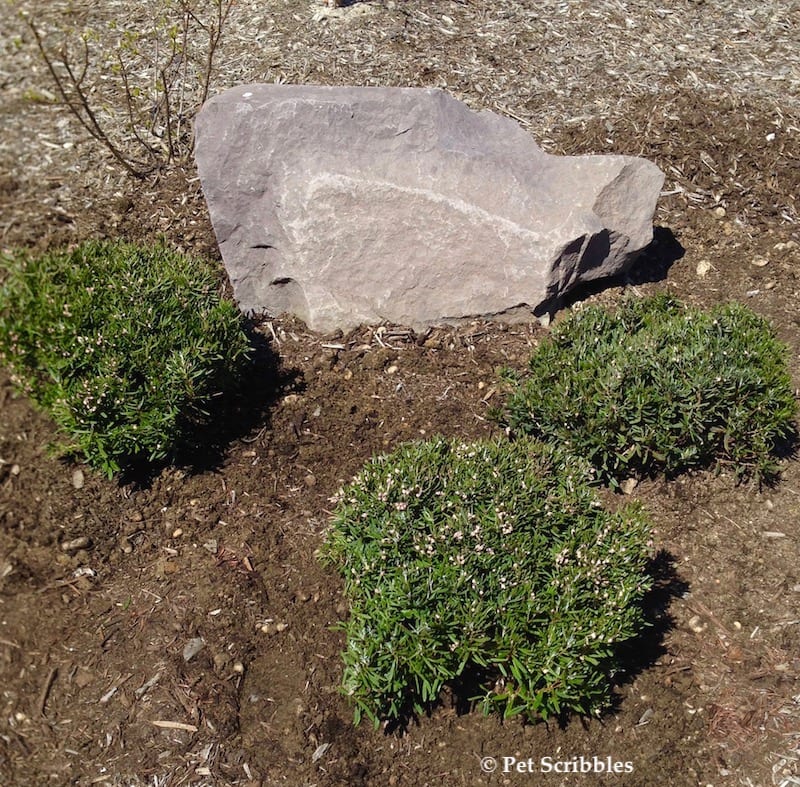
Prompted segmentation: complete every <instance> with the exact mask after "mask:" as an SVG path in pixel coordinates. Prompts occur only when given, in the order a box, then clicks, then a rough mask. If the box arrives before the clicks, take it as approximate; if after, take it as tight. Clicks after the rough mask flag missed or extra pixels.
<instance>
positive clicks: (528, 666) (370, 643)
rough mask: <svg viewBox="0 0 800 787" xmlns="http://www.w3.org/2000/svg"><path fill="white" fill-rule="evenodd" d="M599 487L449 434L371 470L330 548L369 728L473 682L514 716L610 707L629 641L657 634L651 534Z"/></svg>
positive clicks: (534, 451) (556, 467) (345, 509)
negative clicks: (613, 509)
mask: <svg viewBox="0 0 800 787" xmlns="http://www.w3.org/2000/svg"><path fill="white" fill-rule="evenodd" d="M590 476H591V469H590V468H589V466H588V465H587V464H586V463H584V462H582V461H581V460H578V459H573V458H570V457H567V456H566V455H565V454H563V453H561V452H560V451H558V450H556V449H553V448H551V447H547V446H544V445H543V444H540V443H536V442H533V441H529V440H525V439H523V440H520V441H517V442H513V443H510V442H508V441H500V442H478V443H471V444H462V443H459V442H453V441H447V440H444V439H441V438H437V439H433V440H430V441H428V442H421V443H410V444H406V445H403V446H401V447H400V448H398V449H397V450H396V451H395V452H394V453H392V454H390V455H388V456H382V457H378V458H376V459H373V460H372V461H370V462H369V463H368V464H367V465H366V466H365V467H364V468H363V470H362V471H361V472H360V473H359V474H358V476H357V477H356V478H355V479H354V480H353V482H352V483H351V484H350V485H349V486H347V488H345V489H344V490H343V491H342V492H341V495H340V498H339V502H338V505H337V508H336V511H335V513H334V517H333V522H332V526H331V528H330V530H329V532H328V535H327V540H326V544H325V547H324V550H323V558H324V559H326V560H327V561H328V562H331V563H333V564H334V565H335V566H337V567H338V569H339V570H340V571H341V574H342V576H343V577H344V581H345V590H346V594H347V597H348V599H349V601H350V605H351V609H350V618H349V620H348V621H347V622H346V623H345V624H344V629H345V631H346V634H347V646H346V650H345V652H344V665H345V668H344V679H343V688H344V692H345V693H346V694H347V695H348V696H349V697H350V698H351V700H352V701H353V702H354V704H355V713H356V721H357V722H358V721H359V720H360V719H361V717H362V716H367V717H368V718H370V719H372V720H373V721H374V722H375V723H376V724H377V723H378V722H380V721H381V720H392V719H402V718H403V717H405V716H406V715H407V714H409V713H420V712H422V711H424V710H425V709H426V708H427V707H428V706H429V704H430V703H432V702H433V701H435V700H436V699H437V697H438V696H439V693H440V691H441V690H442V688H443V687H444V686H445V685H446V684H452V683H453V682H454V681H459V680H461V681H462V683H470V682H472V683H475V682H476V681H477V684H478V686H480V688H479V689H478V691H479V694H478V696H475V697H471V699H473V700H476V701H478V702H479V703H480V704H481V705H482V707H483V708H484V710H485V711H487V712H488V711H495V710H497V711H500V712H501V713H503V714H504V715H505V716H512V715H515V714H518V713H522V714H525V715H527V716H529V717H534V718H538V717H545V718H546V717H548V716H552V715H558V714H560V713H562V712H565V711H577V712H579V713H583V714H592V713H598V712H599V711H600V710H602V709H603V708H604V707H605V706H606V705H607V703H608V700H609V694H610V680H609V676H610V674H611V673H613V672H614V670H615V667H616V666H617V664H616V661H615V653H616V646H617V645H618V644H619V643H621V642H623V641H625V640H628V639H630V638H631V637H634V636H636V635H637V633H639V632H640V630H641V628H642V626H643V612H642V600H643V597H644V594H645V593H646V592H647V590H648V589H649V587H650V585H651V579H650V577H649V575H648V574H647V573H646V565H647V561H648V555H649V546H648V544H649V527H648V525H647V522H646V520H645V517H644V515H643V512H642V510H641V509H640V508H639V507H637V506H635V505H632V506H628V507H627V508H624V509H623V510H621V511H620V512H619V513H616V514H612V513H609V512H607V511H605V510H604V509H603V508H602V507H601V506H600V504H599V502H598V499H597V497H596V493H595V492H594V491H593V490H592V488H591V486H590V484H589V481H590Z"/></svg>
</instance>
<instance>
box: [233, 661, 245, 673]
mask: <svg viewBox="0 0 800 787" xmlns="http://www.w3.org/2000/svg"><path fill="white" fill-rule="evenodd" d="M233 671H234V672H235V673H236V674H237V675H242V674H243V673H244V664H242V662H241V661H237V662H236V663H235V664H234V665H233Z"/></svg>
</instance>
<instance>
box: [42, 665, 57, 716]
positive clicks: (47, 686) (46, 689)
mask: <svg viewBox="0 0 800 787" xmlns="http://www.w3.org/2000/svg"><path fill="white" fill-rule="evenodd" d="M57 675H58V667H51V669H50V672H48V673H47V679H46V680H45V682H44V686H42V691H41V694H39V704H38V706H37V709H38V711H39V715H40V716H47V713H46V710H47V698H48V697H49V696H50V690H51V689H52V688H53V683H55V680H56V677H57Z"/></svg>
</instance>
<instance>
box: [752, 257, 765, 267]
mask: <svg viewBox="0 0 800 787" xmlns="http://www.w3.org/2000/svg"><path fill="white" fill-rule="evenodd" d="M750 263H751V264H752V265H755V266H756V268H765V267H766V266H767V265H769V260H767V259H765V258H764V257H756V258H755V259H754V260H751V261H750Z"/></svg>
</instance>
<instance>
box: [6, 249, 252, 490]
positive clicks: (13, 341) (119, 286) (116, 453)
mask: <svg viewBox="0 0 800 787" xmlns="http://www.w3.org/2000/svg"><path fill="white" fill-rule="evenodd" d="M0 285H1V286H0V362H2V363H5V364H6V365H7V366H9V367H10V369H11V372H12V374H13V376H14V380H15V382H17V383H18V384H19V385H20V386H21V387H22V388H23V389H24V390H25V391H26V392H27V393H28V394H29V395H30V396H31V398H33V399H34V400H35V401H36V402H38V403H39V404H40V405H41V406H42V407H43V408H44V409H45V410H46V411H47V412H49V413H50V414H51V416H52V417H53V419H54V420H55V422H56V423H57V425H58V426H59V427H60V428H61V430H63V432H64V433H65V435H66V442H65V443H64V444H63V445H62V446H61V448H62V450H63V451H65V452H69V453H76V454H78V455H83V457H84V458H85V460H86V461H87V462H89V463H90V464H91V465H93V466H96V467H99V468H102V469H103V470H104V471H105V472H106V473H108V474H109V475H113V473H114V472H116V471H117V470H119V469H120V467H121V466H122V465H125V464H128V463H129V462H134V461H140V460H150V461H152V460H160V459H163V458H165V457H167V456H169V455H170V454H171V453H172V452H173V451H175V450H177V449H179V448H181V447H182V446H183V445H184V444H186V443H187V441H188V440H189V439H190V437H191V435H192V432H193V430H194V429H195V428H196V427H197V426H198V425H200V424H202V422H203V419H204V418H205V416H206V414H207V408H208V406H209V404H210V402H211V399H212V397H214V396H216V395H217V394H219V393H221V392H224V391H225V390H227V389H228V388H229V387H230V386H232V385H233V384H235V382H236V380H237V378H238V377H239V376H240V374H241V372H242V371H243V369H244V367H245V364H246V363H247V359H248V356H249V352H250V344H249V340H248V338H247V336H246V334H245V333H244V331H243V325H242V321H241V317H240V315H239V312H238V310H237V309H236V307H235V306H234V305H233V304H231V303H230V302H228V301H225V300H223V299H222V298H221V297H220V286H219V282H218V280H217V277H216V275H215V272H214V269H213V268H212V266H211V265H210V264H209V263H206V262H202V261H200V260H194V259H188V258H186V257H184V256H182V255H180V254H177V253H176V252H174V251H171V250H170V249H168V248H167V247H166V246H163V245H156V246H154V247H152V248H147V249H144V248H140V247H137V246H134V245H130V244H126V243H112V242H88V243H85V244H83V245H81V246H79V247H77V248H75V249H74V250H71V251H58V252H53V253H48V254H45V255H43V256H39V257H31V256H28V255H25V254H21V255H19V256H15V257H6V256H3V257H0Z"/></svg>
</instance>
